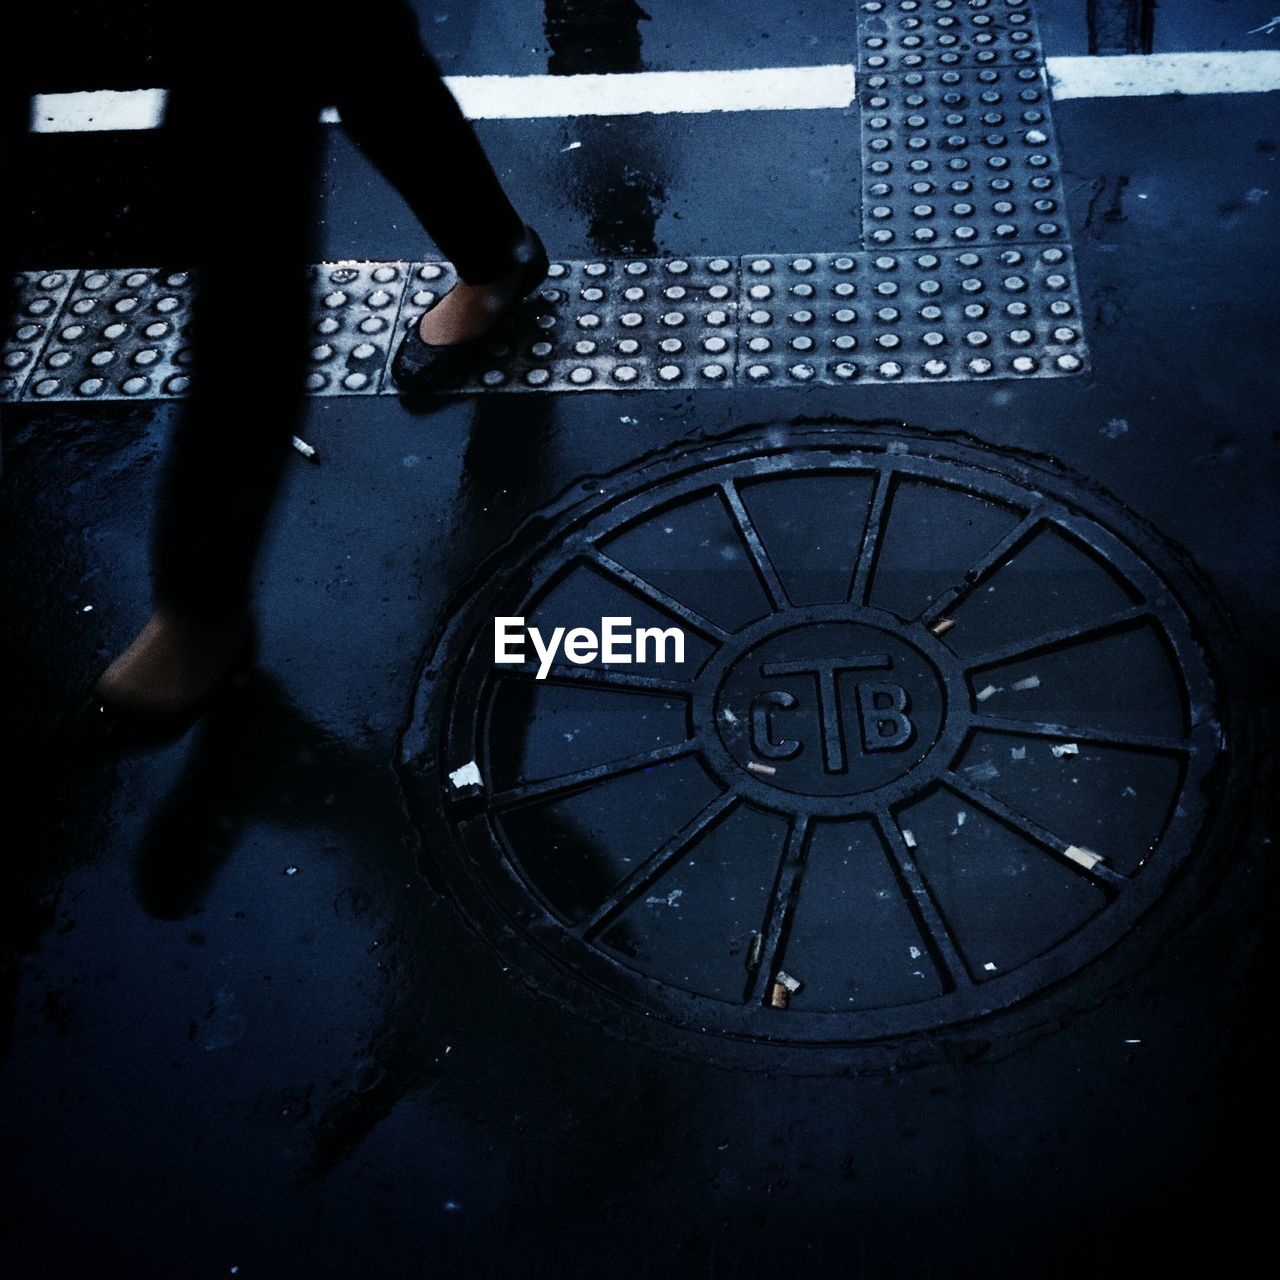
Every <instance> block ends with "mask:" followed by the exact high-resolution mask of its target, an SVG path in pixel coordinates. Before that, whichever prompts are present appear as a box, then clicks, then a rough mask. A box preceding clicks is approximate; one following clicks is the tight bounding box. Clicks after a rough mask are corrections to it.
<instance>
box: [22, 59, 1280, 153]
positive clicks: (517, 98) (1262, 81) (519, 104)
mask: <svg viewBox="0 0 1280 1280" xmlns="http://www.w3.org/2000/svg"><path fill="white" fill-rule="evenodd" d="M1047 62H1048V72H1049V78H1050V81H1051V83H1052V85H1053V95H1054V97H1055V98H1056V99H1058V100H1060V101H1061V100H1065V99H1069V98H1116V97H1155V96H1158V95H1160V94H1167V93H1184V94H1201V93H1269V92H1272V91H1275V90H1277V89H1280V51H1277V50H1270V49H1265V50H1258V51H1255V52H1250V53H1165V54H1147V55H1144V54H1122V55H1119V56H1113V57H1095V58H1084V57H1081V58H1049V59H1048V60H1047ZM446 82H447V83H448V85H449V88H450V89H451V90H452V91H453V92H454V94H455V95H456V96H457V98H458V101H459V102H460V103H461V104H462V109H463V111H464V112H465V113H466V114H467V115H468V116H469V117H470V118H471V119H473V120H529V119H539V118H548V117H553V118H561V117H573V116H613V115H640V114H650V113H669V112H679V113H681V114H686V113H702V112H708V111H816V110H822V109H827V108H842V107H847V106H849V105H850V104H851V103H852V102H853V93H854V69H853V67H851V66H847V65H842V64H835V65H829V66H821V67H756V68H751V69H748V70H742V71H642V72H637V73H635V74H627V75H598V76H597V75H583V76H543V75H537V76H449V77H447V81H446ZM164 101H165V91H164V90H163V89H101V90H91V91H86V92H82V93H48V94H41V95H39V96H38V97H37V98H36V101H35V103H34V106H33V110H32V122H31V124H32V128H33V129H34V130H35V131H36V132H37V133H92V132H97V131H104V130H116V129H120V130H133V129H154V128H155V127H156V126H157V125H158V124H159V123H160V120H161V117H162V115H163V112H164ZM322 119H324V120H326V121H327V122H329V123H336V122H337V120H338V114H337V112H336V111H334V110H333V109H332V108H330V109H329V110H327V111H325V112H324V113H323V115H322Z"/></svg>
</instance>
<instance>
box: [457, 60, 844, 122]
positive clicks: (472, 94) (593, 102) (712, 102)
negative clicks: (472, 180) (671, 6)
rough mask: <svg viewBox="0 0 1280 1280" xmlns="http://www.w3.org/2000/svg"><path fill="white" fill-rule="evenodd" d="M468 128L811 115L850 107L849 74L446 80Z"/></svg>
mask: <svg viewBox="0 0 1280 1280" xmlns="http://www.w3.org/2000/svg"><path fill="white" fill-rule="evenodd" d="M447 83H448V85H449V88H450V89H451V90H452V91H453V93H454V94H455V96H456V97H457V99H458V101H459V102H460V103H461V104H462V109H463V111H464V112H465V113H466V114H467V115H468V116H469V117H470V118H471V119H472V120H514V119H532V118H540V117H547V116H630V115H642V114H648V113H650V112H664V113H666V112H679V113H681V114H687V113H702V112H707V111H814V110H820V109H823V108H831V107H847V106H849V105H850V104H851V103H852V102H853V68H852V67H851V66H842V65H832V66H823V67H762V68H759V69H747V70H742V71H640V72H635V73H632V74H620V75H581V76H452V77H450V78H449V79H448V81H447Z"/></svg>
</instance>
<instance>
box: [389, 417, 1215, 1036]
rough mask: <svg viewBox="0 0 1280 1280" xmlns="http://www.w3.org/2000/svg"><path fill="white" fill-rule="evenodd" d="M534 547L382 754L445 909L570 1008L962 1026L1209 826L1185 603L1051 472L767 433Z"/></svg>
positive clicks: (603, 499) (609, 498)
mask: <svg viewBox="0 0 1280 1280" xmlns="http://www.w3.org/2000/svg"><path fill="white" fill-rule="evenodd" d="M528 530H529V532H528V534H527V536H525V537H523V538H521V539H518V540H517V542H518V544H519V545H518V547H513V549H512V550H511V552H510V555H509V556H506V557H503V558H500V560H499V561H497V562H495V563H492V564H489V565H486V566H485V570H484V574H483V578H482V581H481V584H480V586H479V588H478V589H477V590H476V591H475V592H474V593H473V594H471V595H470V596H469V598H468V599H467V600H465V601H464V602H463V603H462V605H461V606H460V607H459V609H458V610H457V612H456V614H455V615H454V617H453V620H452V621H451V622H450V624H449V625H448V627H447V628H446V630H445V632H444V634H443V636H442V637H441V638H440V640H439V642H438V643H437V645H436V646H435V647H434V649H433V652H432V654H431V655H429V658H428V661H427V663H426V666H425V674H424V677H423V680H422V684H421V687H420V689H419V692H418V698H417V702H416V706H415V711H414V715H413V719H412V727H411V729H410V730H409V732H408V734H407V735H406V740H405V744H404V751H403V761H402V763H403V765H404V776H405V777H406V779H407V781H408V783H409V789H410V794H411V796H412V797H413V798H414V799H415V805H416V809H417V812H418V814H419V816H420V818H421V820H422V821H423V823H424V824H426V825H427V826H428V828H429V832H428V836H429V838H428V839H427V840H426V841H425V842H424V844H425V847H426V849H427V851H428V856H429V857H430V858H431V859H432V862H433V864H435V865H436V866H437V868H438V869H439V870H440V871H441V872H442V873H443V875H444V877H445V879H446V880H447V882H448V885H449V887H450V889H451V891H452V892H453V894H454V895H455V896H456V898H457V899H458V901H459V903H460V905H461V906H462V907H463V909H464V910H465V911H466V912H467V914H468V915H470V916H471V918H472V919H473V921H474V922H475V923H476V925H477V926H478V927H479V928H480V929H481V930H482V931H483V932H484V933H485V935H486V936H487V937H489V938H490V939H491V940H492V942H493V944H494V945H495V946H496V947H498V949H499V950H501V951H502V952H503V954H504V956H505V957H507V958H508V959H509V961H510V963H511V964H513V965H516V966H519V968H520V971H521V972H523V973H524V974H525V975H526V976H527V977H528V978H529V979H530V980H531V981H533V982H534V983H535V984H537V985H541V986H544V987H546V988H548V989H551V990H554V992H555V993H557V994H558V995H559V996H561V997H563V998H567V999H570V1000H574V1001H575V1002H576V1003H579V1004H581V1005H583V1006H584V1007H586V1008H587V1009H588V1010H590V1011H595V1012H597V1013H601V1012H606V1011H609V1010H615V1011H616V1010H617V1009H619V1008H629V1009H631V1010H632V1011H635V1012H638V1013H639V1014H641V1015H643V1017H645V1018H646V1019H648V1020H650V1022H651V1023H652V1021H653V1020H654V1019H658V1020H660V1021H661V1022H662V1023H664V1024H674V1025H677V1026H681V1027H685V1028H689V1029H692V1030H696V1031H698V1032H700V1033H707V1034H719V1035H722V1036H727V1037H736V1038H738V1039H747V1040H761V1039H763V1040H768V1041H772V1042H779V1041H780V1042H785V1043H790V1044H808V1045H813V1044H823V1043H825V1044H833V1043H836V1044H850V1043H855V1042H860V1041H865V1040H871V1039H883V1038H885V1037H891V1036H896V1035H901V1034H905V1033H910V1032H917V1031H920V1030H925V1029H930V1028H937V1027H942V1026H949V1025H953V1024H958V1023H963V1022H968V1021H972V1020H973V1019H976V1018H979V1017H983V1016H986V1015H988V1014H991V1013H993V1012H996V1011H998V1010H1001V1009H1003V1008H1007V1007H1008V1006H1011V1005H1014V1004H1020V1003H1022V1002H1024V1001H1026V1000H1027V999H1028V998H1029V997H1031V996H1033V995H1036V994H1037V993H1039V992H1040V991H1042V990H1044V989H1045V988H1047V987H1049V986H1054V985H1057V984H1060V983H1062V982H1063V980H1064V979H1067V978H1069V977H1071V976H1072V975H1073V974H1074V973H1075V972H1076V971H1077V970H1079V969H1080V968H1082V967H1083V966H1084V965H1085V964H1086V963H1087V962H1088V961H1090V960H1092V959H1094V958H1095V957H1097V956H1098V955H1100V954H1101V953H1102V952H1103V951H1105V950H1107V949H1108V948H1110V947H1111V946H1112V944H1114V943H1115V942H1117V941H1118V940H1119V939H1120V938H1122V937H1123V936H1124V935H1125V934H1126V933H1127V932H1128V931H1129V930H1130V928H1131V926H1132V925H1133V924H1134V923H1135V922H1136V921H1137V920H1138V919H1139V918H1141V917H1142V916H1144V915H1145V914H1146V913H1147V912H1148V911H1149V910H1150V909H1151V907H1152V906H1153V904H1154V903H1155V902H1156V901H1157V899H1158V898H1159V897H1160V896H1161V895H1162V894H1163V892H1164V891H1165V889H1166V888H1167V887H1168V885H1169V882H1170V879H1171V878H1172V877H1173V876H1174V874H1175V873H1176V872H1177V871H1178V870H1179V868H1180V867H1181V866H1182V864H1184V863H1185V862H1186V861H1187V859H1188V858H1189V857H1190V856H1191V855H1192V854H1193V853H1194V852H1196V850H1197V849H1198V847H1199V846H1200V844H1201V843H1202V842H1203V840H1204V839H1205V836H1206V830H1207V824H1208V822H1209V819H1210V817H1211V815H1212V813H1213V811H1214V796H1213V787H1212V786H1211V785H1210V784H1211V783H1212V779H1213V771H1214V769H1215V765H1216V763H1217V762H1218V759H1219V757H1220V755H1221V753H1222V751H1223V749H1224V748H1223V738H1222V733H1221V731H1220V729H1219V726H1218V723H1217V719H1216V714H1217V713H1216V710H1215V708H1216V707H1217V695H1216V691H1215V687H1214V682H1213V676H1212V669H1211V664H1210V662H1209V659H1208V657H1207V655H1206V652H1205V650H1204V648H1203V647H1202V643H1201V641H1200V639H1199V638H1198V637H1199V636H1200V635H1201V629H1200V628H1199V626H1198V625H1196V624H1193V622H1192V620H1191V617H1190V614H1189V610H1190V607H1191V606H1190V605H1189V603H1188V601H1190V600H1192V599H1198V598H1199V597H1198V596H1197V595H1196V593H1195V588H1194V585H1193V583H1192V580H1191V579H1190V577H1189V576H1188V575H1185V574H1184V573H1183V571H1182V569H1181V567H1180V565H1179V563H1178V561H1177V560H1176V559H1175V558H1174V557H1172V556H1169V555H1167V554H1166V552H1165V551H1164V549H1163V546H1162V544H1160V542H1159V540H1158V539H1156V538H1155V537H1154V536H1152V535H1151V534H1150V533H1149V532H1148V531H1146V530H1145V529H1144V528H1143V527H1141V526H1140V525H1139V524H1138V522H1136V521H1133V520H1131V519H1130V518H1129V517H1128V516H1126V514H1125V513H1124V512H1123V511H1122V510H1121V509H1120V508H1119V507H1118V506H1117V505H1115V504H1112V503H1111V502H1110V501H1107V500H1104V499H1101V498H1099V497H1098V496H1097V495H1095V494H1094V493H1092V492H1091V491H1089V490H1086V489H1084V488H1082V487H1079V486H1076V485H1074V484H1073V483H1072V482H1070V481H1069V480H1066V479H1064V478H1063V477H1062V476H1060V475H1059V474H1058V473H1056V472H1055V471H1053V470H1051V469H1050V468H1048V467H1041V466H1038V465H1033V464H1030V463H1028V462H1026V461H1025V460H1022V459H1019V458H1015V457H1012V456H1007V455H1002V454H999V453H997V452H995V451H992V450H989V449H985V448H980V447H977V446H964V445H960V444H953V443H942V442H940V441H938V440H937V439H934V438H930V437H924V436H920V437H913V438H901V439H896V440H892V441H890V440H888V439H886V438H884V437H882V436H879V435H876V434H874V433H873V434H859V433H857V432H853V431H844V430H834V429H830V428H821V429H819V428H814V429H811V430H796V429H793V430H790V431H788V432H786V433H785V434H780V433H777V432H763V431H761V432H754V433H745V434H743V435H741V436H738V437H735V438H733V439H732V440H730V441H723V442H720V443H718V444H717V445H714V446H701V447H696V448H684V449H678V450H675V451H673V452H671V453H670V454H669V455H667V456H665V457H661V458H658V459H657V460H652V461H649V462H647V463H645V464H643V465H641V466H638V467H637V468H635V469H634V470H631V471H629V472H625V473H621V474H619V475H617V476H614V477H612V478H611V479H610V480H609V481H608V482H606V483H601V484H597V483H592V484H590V485H587V486H584V487H583V489H581V490H579V491H578V492H577V493H575V494H573V495H570V496H569V497H567V498H566V499H565V500H564V501H563V502H562V503H561V504H560V505H559V506H558V507H556V508H555V509H553V510H551V511H549V512H546V513H543V514H542V515H541V516H540V517H539V519H538V520H537V521H536V522H534V523H532V524H530V525H529V526H528ZM495 620H498V621H499V622H500V623H501V625H502V626H503V627H505V628H507V629H508V636H509V637H511V636H514V640H509V643H508V647H507V649H505V650H504V651H503V660H502V661H498V656H499V648H500V647H501V646H500V645H499V644H498V641H497V639H496V638H495V637H496V634H497V632H496V627H495ZM609 626H613V627H615V628H622V630H621V632H619V633H618V635H619V636H620V637H621V638H620V639H619V640H618V642H617V643H600V642H598V636H597V641H594V642H592V643H586V642H578V641H575V639H574V633H575V630H578V629H581V630H579V631H578V635H579V637H580V638H581V636H584V635H587V633H599V632H601V631H602V630H604V631H607V630H608V627H609ZM522 638H523V645H524V647H523V648H521V643H522ZM615 639H617V637H615ZM512 646H514V652H512Z"/></svg>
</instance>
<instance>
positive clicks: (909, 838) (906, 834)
mask: <svg viewBox="0 0 1280 1280" xmlns="http://www.w3.org/2000/svg"><path fill="white" fill-rule="evenodd" d="M902 843H903V844H905V845H906V846H907V848H908V849H914V848H915V847H916V837H915V832H914V831H912V830H911V829H910V828H909V827H903V828H902Z"/></svg>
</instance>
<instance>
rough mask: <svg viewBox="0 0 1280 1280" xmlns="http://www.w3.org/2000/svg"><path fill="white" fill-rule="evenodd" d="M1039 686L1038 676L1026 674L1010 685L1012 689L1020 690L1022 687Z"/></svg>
mask: <svg viewBox="0 0 1280 1280" xmlns="http://www.w3.org/2000/svg"><path fill="white" fill-rule="evenodd" d="M1039 687H1040V677H1039V676H1027V677H1026V679H1025V680H1015V681H1014V682H1013V684H1012V685H1011V686H1010V688H1012V689H1016V690H1018V692H1022V690H1024V689H1038V688H1039Z"/></svg>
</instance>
